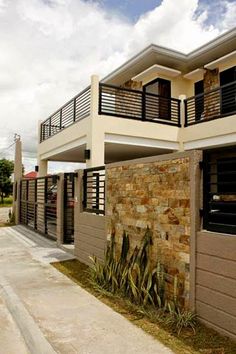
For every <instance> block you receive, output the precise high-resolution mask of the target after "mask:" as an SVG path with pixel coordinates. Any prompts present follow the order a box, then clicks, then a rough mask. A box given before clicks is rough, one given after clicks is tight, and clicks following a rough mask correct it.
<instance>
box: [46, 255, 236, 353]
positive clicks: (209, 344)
mask: <svg viewBox="0 0 236 354" xmlns="http://www.w3.org/2000/svg"><path fill="white" fill-rule="evenodd" d="M52 265H53V266H54V267H55V268H56V269H57V270H59V271H60V272H61V273H63V274H65V275H66V276H67V277H69V278H70V279H72V280H73V281H74V282H75V283H77V284H79V285H80V286H81V287H82V288H84V289H85V290H87V291H89V292H90V293H91V294H93V295H94V296H96V297H97V298H99V300H101V301H102V302H104V303H105V304H106V305H108V306H110V307H111V308H112V309H113V310H115V311H116V312H118V313H120V314H121V315H123V316H124V317H126V318H127V319H128V320H130V321H131V322H133V323H134V324H135V325H137V326H138V327H140V328H142V329H143V330H144V331H145V332H147V333H149V334H150V335H152V336H153V337H154V338H156V339H158V340H159V341H160V342H162V343H163V344H164V345H166V346H168V347H169V348H170V349H172V350H173V351H174V352H175V353H177V354H234V353H236V343H235V342H233V341H231V340H230V339H229V338H226V337H222V336H220V335H219V334H218V333H216V332H215V331H214V330H212V329H209V328H206V327H205V326H203V325H202V324H200V323H198V324H197V327H196V333H195V334H193V332H192V331H190V330H183V331H182V332H181V333H180V334H179V335H177V334H176V333H175V332H173V331H172V330H171V329H170V328H168V326H166V325H165V324H163V322H162V321H161V319H159V317H158V312H156V313H154V312H153V311H150V313H148V311H142V309H141V308H140V307H138V306H136V305H133V304H132V303H131V302H130V301H128V300H126V299H124V298H121V297H119V296H117V295H112V294H111V293H109V292H107V291H101V289H99V287H96V286H94V285H92V284H91V282H90V280H89V275H88V269H89V267H88V266H86V265H85V264H83V263H81V262H79V261H78V260H69V261H63V262H56V263H52Z"/></svg>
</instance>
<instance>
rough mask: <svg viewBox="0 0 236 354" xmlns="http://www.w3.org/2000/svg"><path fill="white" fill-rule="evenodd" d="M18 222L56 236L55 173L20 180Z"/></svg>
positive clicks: (49, 235) (52, 236)
mask: <svg viewBox="0 0 236 354" xmlns="http://www.w3.org/2000/svg"><path fill="white" fill-rule="evenodd" d="M20 223H21V224H23V225H27V226H29V227H31V228H33V229H34V230H36V231H38V232H39V233H42V234H44V235H46V236H48V237H50V238H53V239H54V240H55V239H56V238H57V234H56V232H57V176H56V175H54V176H47V177H39V178H35V179H29V180H27V179H23V180H22V181H21V191H20Z"/></svg>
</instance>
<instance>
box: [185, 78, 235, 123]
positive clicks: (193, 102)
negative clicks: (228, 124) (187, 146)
mask: <svg viewBox="0 0 236 354" xmlns="http://www.w3.org/2000/svg"><path fill="white" fill-rule="evenodd" d="M234 114H236V81H233V82H232V83H229V84H227V85H224V86H220V87H217V88H216V89H213V90H211V91H208V92H204V93H201V94H199V95H196V96H192V97H189V98H187V99H186V100H185V127H187V126H190V125H194V124H198V123H203V122H208V121H210V120H213V119H218V118H223V117H227V116H230V115H234Z"/></svg>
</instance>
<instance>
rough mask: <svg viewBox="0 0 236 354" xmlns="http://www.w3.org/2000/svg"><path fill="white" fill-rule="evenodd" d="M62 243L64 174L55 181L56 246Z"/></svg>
mask: <svg viewBox="0 0 236 354" xmlns="http://www.w3.org/2000/svg"><path fill="white" fill-rule="evenodd" d="M63 243H64V173H60V174H59V178H58V180H57V244H58V246H59V245H61V244H63Z"/></svg>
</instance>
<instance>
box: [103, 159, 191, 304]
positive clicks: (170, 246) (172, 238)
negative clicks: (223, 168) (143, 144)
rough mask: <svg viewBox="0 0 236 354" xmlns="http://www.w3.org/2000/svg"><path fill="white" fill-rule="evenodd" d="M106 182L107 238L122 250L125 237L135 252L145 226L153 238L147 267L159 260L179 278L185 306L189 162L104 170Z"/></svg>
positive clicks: (187, 282) (176, 160) (186, 296)
mask: <svg viewBox="0 0 236 354" xmlns="http://www.w3.org/2000/svg"><path fill="white" fill-rule="evenodd" d="M175 156H176V154H175ZM142 160H143V159H142ZM106 178H107V182H106V183H107V204H106V205H107V208H106V215H107V217H108V221H107V232H108V234H110V233H111V232H112V231H115V233H116V240H117V243H118V244H121V241H122V234H123V231H126V232H127V233H128V234H129V236H130V241H131V247H132V248H134V247H135V246H136V245H137V244H139V242H140V240H141V238H142V237H143V235H144V233H145V230H146V228H147V226H148V227H149V228H150V229H151V230H152V232H153V247H152V256H151V257H152V261H153V262H156V261H157V259H161V261H162V262H163V263H164V264H165V266H166V269H167V272H168V273H169V274H171V275H175V274H177V275H178V277H179V279H180V281H181V282H180V283H181V284H182V287H181V288H182V290H181V289H180V298H181V300H182V304H183V305H184V306H188V305H189V273H190V269H189V268H190V157H189V156H186V157H182V158H176V157H175V158H173V159H172V160H171V159H166V160H164V161H156V162H147V163H145V162H143V163H141V162H140V163H139V162H136V163H134V162H132V161H130V162H129V163H128V164H127V163H124V164H123V165H117V166H113V167H112V166H111V167H109V165H108V168H107V171H106Z"/></svg>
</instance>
